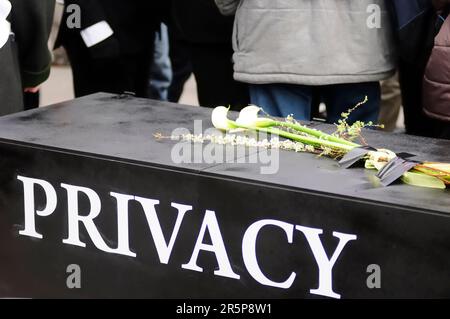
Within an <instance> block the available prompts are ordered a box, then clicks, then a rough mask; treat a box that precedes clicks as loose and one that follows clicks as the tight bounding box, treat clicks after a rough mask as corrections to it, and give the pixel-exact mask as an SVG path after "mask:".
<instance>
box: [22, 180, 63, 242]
mask: <svg viewBox="0 0 450 319" xmlns="http://www.w3.org/2000/svg"><path fill="white" fill-rule="evenodd" d="M17 179H18V180H20V181H21V182H22V183H23V196H24V208H25V228H24V229H23V230H21V231H19V234H20V235H23V236H29V237H34V238H38V239H42V238H43V236H42V234H39V233H38V232H37V231H36V221H35V215H38V216H41V217H47V216H50V215H51V214H52V213H53V212H54V211H55V209H56V204H57V197H56V191H55V189H54V188H53V186H52V185H51V184H50V183H49V182H46V181H44V180H41V179H34V178H28V177H23V176H17ZM34 185H39V186H40V187H42V189H43V190H44V193H45V197H46V199H47V203H46V205H45V208H44V209H42V210H36V207H35V206H36V203H35V200H34Z"/></svg>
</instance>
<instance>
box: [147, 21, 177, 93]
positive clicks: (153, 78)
mask: <svg viewBox="0 0 450 319" xmlns="http://www.w3.org/2000/svg"><path fill="white" fill-rule="evenodd" d="M171 82H172V65H171V63H170V58H169V35H168V30H167V26H166V25H165V24H161V31H160V32H159V34H157V35H156V39H155V51H154V55H153V64H152V66H151V69H150V80H149V98H152V99H155V100H161V101H167V100H168V94H169V87H170V84H171Z"/></svg>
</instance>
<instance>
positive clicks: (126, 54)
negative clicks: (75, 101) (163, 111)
mask: <svg viewBox="0 0 450 319" xmlns="http://www.w3.org/2000/svg"><path fill="white" fill-rule="evenodd" d="M155 3H156V2H155V1H140V0H127V1H123V0H65V8H66V9H65V14H64V16H63V20H62V23H61V27H60V33H59V36H58V39H57V42H56V47H58V46H59V45H62V46H63V47H64V48H65V49H66V51H67V54H68V57H69V60H70V62H71V65H72V70H73V78H74V87H75V95H76V96H77V97H79V96H84V95H88V94H92V93H95V92H101V91H102V92H110V93H117V94H121V93H124V92H129V93H134V94H135V95H137V96H139V97H146V96H147V94H148V78H149V69H150V64H151V57H152V52H153V42H154V36H155V32H156V30H157V29H158V27H159V25H160V21H159V20H160V19H159V16H158V8H157V6H156V4H155ZM73 5H76V6H78V8H80V12H81V27H80V28H73V26H72V25H71V19H73V14H74V11H72V10H73V8H76V6H73Z"/></svg>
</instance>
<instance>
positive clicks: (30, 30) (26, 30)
mask: <svg viewBox="0 0 450 319" xmlns="http://www.w3.org/2000/svg"><path fill="white" fill-rule="evenodd" d="M10 1H11V4H12V11H11V15H10V21H11V28H12V31H13V32H14V34H15V39H16V43H17V48H18V56H19V63H20V71H21V76H22V85H23V86H24V87H35V86H38V85H39V84H41V83H42V82H44V81H45V80H47V78H48V77H49V75H50V67H51V54H50V51H49V49H48V38H49V35H50V31H51V27H52V22H53V13H54V9H55V0H10Z"/></svg>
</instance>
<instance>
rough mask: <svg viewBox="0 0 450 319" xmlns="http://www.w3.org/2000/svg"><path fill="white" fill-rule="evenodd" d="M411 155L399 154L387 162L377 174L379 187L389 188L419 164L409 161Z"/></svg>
mask: <svg viewBox="0 0 450 319" xmlns="http://www.w3.org/2000/svg"><path fill="white" fill-rule="evenodd" d="M414 156H415V155H413V154H408V153H401V154H397V157H396V158H394V159H392V160H391V161H389V162H388V163H387V164H386V165H385V166H384V167H383V168H382V169H381V170H380V171H379V172H378V174H377V177H378V178H379V179H380V182H381V185H383V186H389V185H391V184H392V183H394V182H395V181H397V180H398V179H399V178H400V177H402V176H403V174H405V173H406V172H408V171H410V170H411V169H413V168H414V167H416V166H417V165H419V164H420V163H421V162H418V161H413V160H409V158H411V157H414Z"/></svg>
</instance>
